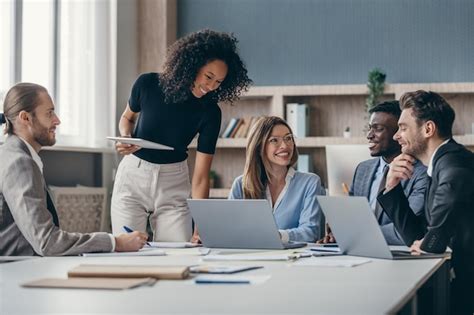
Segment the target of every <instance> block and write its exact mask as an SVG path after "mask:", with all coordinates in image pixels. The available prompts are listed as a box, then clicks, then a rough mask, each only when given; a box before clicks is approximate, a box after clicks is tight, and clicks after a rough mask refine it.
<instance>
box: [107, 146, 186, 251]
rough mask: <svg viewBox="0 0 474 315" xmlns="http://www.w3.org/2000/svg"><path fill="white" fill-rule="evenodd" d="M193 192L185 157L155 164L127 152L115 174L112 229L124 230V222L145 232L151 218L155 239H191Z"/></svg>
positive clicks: (170, 240)
mask: <svg viewBox="0 0 474 315" xmlns="http://www.w3.org/2000/svg"><path fill="white" fill-rule="evenodd" d="M190 193H191V184H190V181H189V170H188V164H187V162H186V161H183V162H178V163H172V164H154V163H150V162H147V161H145V160H142V159H140V158H138V157H136V156H135V155H133V154H130V155H127V156H125V157H124V158H123V160H122V161H121V162H120V165H119V167H118V170H117V175H116V176H115V183H114V191H113V194H112V203H111V216H112V233H113V234H115V235H117V234H120V233H124V230H123V226H124V225H126V226H128V227H130V228H131V229H133V230H136V231H142V232H145V231H146V226H147V220H150V226H151V228H152V230H153V241H155V242H157V241H162V242H187V241H189V240H190V239H191V235H192V219H191V214H190V212H189V209H188V204H187V202H186V199H187V198H189V197H190Z"/></svg>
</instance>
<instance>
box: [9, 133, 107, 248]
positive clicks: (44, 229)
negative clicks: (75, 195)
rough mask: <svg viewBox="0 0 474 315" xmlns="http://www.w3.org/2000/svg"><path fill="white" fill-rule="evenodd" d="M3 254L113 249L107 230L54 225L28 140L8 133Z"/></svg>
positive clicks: (40, 174)
mask: <svg viewBox="0 0 474 315" xmlns="http://www.w3.org/2000/svg"><path fill="white" fill-rule="evenodd" d="M0 161H1V163H0V255H2V256H5V255H8V256H12V255H25V256H29V255H41V256H61V255H78V254H81V253H85V252H110V251H111V250H112V240H111V239H110V236H109V235H108V234H107V233H90V234H81V233H68V232H65V231H62V230H61V229H59V228H58V227H57V226H55V225H54V223H53V219H52V214H51V212H50V211H48V209H47V206H46V204H47V201H46V196H47V195H46V184H45V181H44V178H43V174H42V173H41V171H40V169H39V168H38V165H37V164H36V163H35V161H34V160H33V158H32V157H31V154H30V151H29V150H28V147H27V146H26V144H25V143H24V142H23V141H22V140H21V139H20V138H18V137H17V136H15V135H11V136H8V137H7V139H6V141H5V143H4V144H3V145H1V146H0Z"/></svg>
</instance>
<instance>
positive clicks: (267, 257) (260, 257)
mask: <svg viewBox="0 0 474 315" xmlns="http://www.w3.org/2000/svg"><path fill="white" fill-rule="evenodd" d="M307 256H309V255H307V254H305V253H293V254H288V253H283V254H228V255H207V256H203V257H202V260H205V261H220V260H221V261H234V260H243V261H288V260H296V259H299V258H301V257H307Z"/></svg>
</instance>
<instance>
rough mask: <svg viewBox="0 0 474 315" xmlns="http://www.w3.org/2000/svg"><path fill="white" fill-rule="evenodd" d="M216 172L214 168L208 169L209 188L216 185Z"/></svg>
mask: <svg viewBox="0 0 474 315" xmlns="http://www.w3.org/2000/svg"><path fill="white" fill-rule="evenodd" d="M217 178H218V176H217V173H216V171H214V170H210V171H209V188H216V186H217Z"/></svg>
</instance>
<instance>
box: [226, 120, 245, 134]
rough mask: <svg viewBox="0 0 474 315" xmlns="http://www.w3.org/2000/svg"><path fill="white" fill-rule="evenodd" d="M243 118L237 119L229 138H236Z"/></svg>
mask: <svg viewBox="0 0 474 315" xmlns="http://www.w3.org/2000/svg"><path fill="white" fill-rule="evenodd" d="M243 121H244V120H243V118H237V124H236V125H235V127H234V129H232V132H231V133H230V135H229V138H236V137H235V135H236V134H237V132H238V131H239V129H240V127H241V126H242V122H243Z"/></svg>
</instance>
